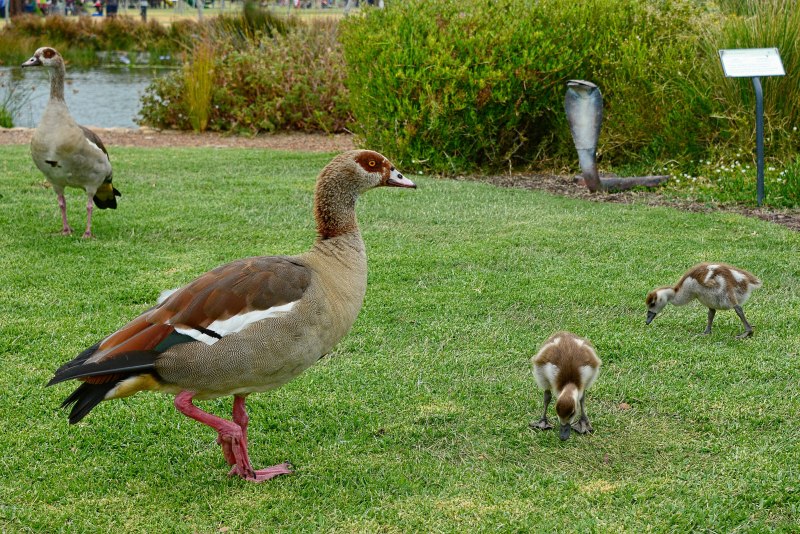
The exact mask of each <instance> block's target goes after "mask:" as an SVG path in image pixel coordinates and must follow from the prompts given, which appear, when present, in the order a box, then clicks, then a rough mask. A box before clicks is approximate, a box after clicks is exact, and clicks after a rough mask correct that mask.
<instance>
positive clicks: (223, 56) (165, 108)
mask: <svg viewBox="0 0 800 534" xmlns="http://www.w3.org/2000/svg"><path fill="white" fill-rule="evenodd" d="M344 73H345V67H344V60H343V58H342V54H341V47H340V46H339V43H338V41H337V38H336V24H335V23H332V22H326V21H317V22H314V23H311V24H308V25H299V26H296V27H294V28H293V29H290V30H289V31H288V33H286V34H285V35H283V34H280V33H276V34H275V35H274V36H273V37H271V38H268V37H264V38H256V39H255V40H248V41H247V42H245V43H240V44H239V45H238V46H236V47H234V46H232V45H231V44H230V43H226V42H223V41H219V42H218V43H217V46H216V57H215V60H214V76H215V81H214V84H213V85H214V90H213V92H212V95H211V113H210V117H209V123H208V127H209V129H211V130H218V131H228V130H231V131H244V132H249V133H258V132H273V131H276V130H301V131H323V132H341V131H343V130H344V129H345V126H346V124H347V123H348V122H349V121H350V120H351V116H350V114H349V107H348V95H347V90H346V88H345V87H344V85H343V83H342V80H343V78H344ZM186 88H187V78H186V74H185V73H184V72H176V73H174V74H172V75H169V76H165V77H161V78H158V79H156V80H154V82H153V84H152V85H151V86H150V87H149V88H148V90H147V92H146V94H145V95H144V97H143V100H142V103H143V105H142V110H141V120H140V122H141V123H142V124H147V125H150V126H155V127H159V128H177V129H188V128H189V119H188V117H189V111H188V103H187V101H186Z"/></svg>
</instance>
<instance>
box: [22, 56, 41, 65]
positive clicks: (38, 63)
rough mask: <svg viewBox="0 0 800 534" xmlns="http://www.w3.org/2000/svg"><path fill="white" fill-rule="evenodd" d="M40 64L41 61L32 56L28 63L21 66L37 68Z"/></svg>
mask: <svg viewBox="0 0 800 534" xmlns="http://www.w3.org/2000/svg"><path fill="white" fill-rule="evenodd" d="M41 64H42V60H41V59H39V58H38V57H36V56H33V57H32V58H30V59H29V60H28V61H26V62H25V63H23V64H22V66H23V67H38V66H40V65H41Z"/></svg>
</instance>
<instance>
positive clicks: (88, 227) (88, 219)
mask: <svg viewBox="0 0 800 534" xmlns="http://www.w3.org/2000/svg"><path fill="white" fill-rule="evenodd" d="M92 196H94V195H89V199H88V200H87V201H86V231H85V232H84V233H83V237H85V238H90V237H93V236H92V210H94V205H93V204H92Z"/></svg>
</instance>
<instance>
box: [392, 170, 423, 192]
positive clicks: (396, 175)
mask: <svg viewBox="0 0 800 534" xmlns="http://www.w3.org/2000/svg"><path fill="white" fill-rule="evenodd" d="M386 185H388V186H390V187H409V188H411V189H416V188H417V184H415V183H414V182H412V181H411V180H409V179H408V178H406V177H405V176H403V175H402V174H400V172H398V170H397V169H395V168H394V167H392V172H391V174H389V179H388V180H386Z"/></svg>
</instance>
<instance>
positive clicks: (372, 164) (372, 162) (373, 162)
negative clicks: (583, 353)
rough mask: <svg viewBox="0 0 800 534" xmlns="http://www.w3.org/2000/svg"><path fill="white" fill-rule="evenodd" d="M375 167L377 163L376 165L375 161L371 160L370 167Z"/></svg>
mask: <svg viewBox="0 0 800 534" xmlns="http://www.w3.org/2000/svg"><path fill="white" fill-rule="evenodd" d="M375 165H376V163H375V160H374V159H371V160H369V166H370V167H374V166H375Z"/></svg>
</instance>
